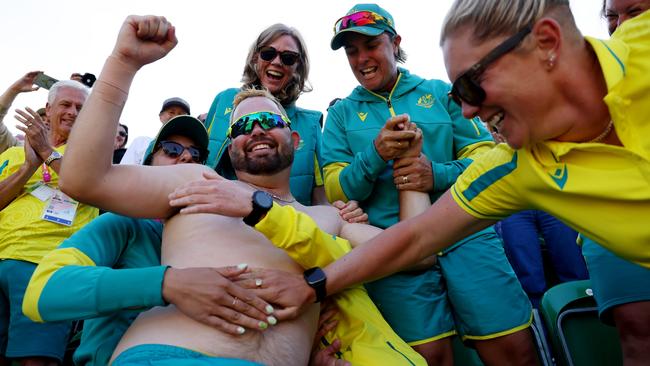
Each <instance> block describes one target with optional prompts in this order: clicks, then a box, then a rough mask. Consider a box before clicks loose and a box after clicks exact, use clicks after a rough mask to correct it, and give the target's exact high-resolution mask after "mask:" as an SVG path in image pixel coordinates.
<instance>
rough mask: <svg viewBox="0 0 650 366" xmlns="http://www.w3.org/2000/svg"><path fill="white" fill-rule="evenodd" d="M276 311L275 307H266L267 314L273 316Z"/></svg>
mask: <svg viewBox="0 0 650 366" xmlns="http://www.w3.org/2000/svg"><path fill="white" fill-rule="evenodd" d="M274 311H275V309H273V306H271V305H266V313H267V314H273V312H274Z"/></svg>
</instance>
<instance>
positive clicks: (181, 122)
mask: <svg viewBox="0 0 650 366" xmlns="http://www.w3.org/2000/svg"><path fill="white" fill-rule="evenodd" d="M173 135H179V136H185V137H187V138H189V139H190V140H192V141H194V146H196V147H198V148H200V149H202V150H205V151H206V152H207V151H208V143H209V141H210V137H209V136H208V130H206V129H205V126H204V125H203V123H202V122H201V121H199V120H198V119H197V118H194V117H192V116H189V115H182V116H176V117H174V118H172V119H170V120H169V121H167V123H165V124H164V125H163V126H162V127H161V128H160V131H158V135H157V136H156V139H155V140H154V142H153V144H150V145H149V148H148V149H147V153H146V154H145V158H144V160H143V161H144V163H143V164H144V165H151V158H152V157H153V151H154V150H155V148H156V146H158V144H160V142H161V141H165V140H166V139H167V138H168V137H169V136H173ZM206 155H207V154H206Z"/></svg>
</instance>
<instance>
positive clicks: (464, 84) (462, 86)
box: [448, 25, 532, 106]
mask: <svg viewBox="0 0 650 366" xmlns="http://www.w3.org/2000/svg"><path fill="white" fill-rule="evenodd" d="M531 30H532V26H531V25H527V26H526V27H524V29H522V30H520V31H519V32H517V33H516V34H515V35H513V36H512V37H510V38H508V39H506V40H505V41H503V42H502V43H501V44H500V45H498V46H496V47H495V48H494V49H493V50H492V51H490V53H488V54H487V55H486V56H485V57H483V58H482V59H481V60H480V61H479V62H477V63H475V64H474V65H472V67H470V68H469V70H467V71H465V72H464V73H463V74H462V75H460V76H459V77H458V78H457V79H456V81H454V83H453V86H452V87H451V91H450V92H449V94H448V95H449V97H450V98H451V99H452V100H453V101H454V102H456V104H458V105H461V102H465V103H467V104H470V105H473V106H479V105H481V103H483V101H484V100H485V90H483V88H482V87H481V82H480V81H479V80H478V79H479V77H480V76H481V74H483V72H484V71H485V69H486V68H487V67H488V66H489V65H490V64H491V63H493V62H494V61H496V60H498V59H499V58H500V57H501V56H503V55H505V54H506V53H508V52H510V51H512V50H513V49H515V47H517V46H518V45H519V43H521V41H522V40H523V39H524V38H525V37H526V36H527V35H528V33H530V31H531Z"/></svg>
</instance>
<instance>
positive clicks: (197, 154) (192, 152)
mask: <svg viewBox="0 0 650 366" xmlns="http://www.w3.org/2000/svg"><path fill="white" fill-rule="evenodd" d="M187 151H189V152H190V155H192V161H194V162H195V163H198V162H200V161H201V151H199V149H197V148H195V147H193V146H190V147H189V148H188V149H187Z"/></svg>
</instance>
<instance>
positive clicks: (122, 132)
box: [117, 131, 128, 137]
mask: <svg viewBox="0 0 650 366" xmlns="http://www.w3.org/2000/svg"><path fill="white" fill-rule="evenodd" d="M117 134H118V135H120V136H121V137H126V136H128V134H127V133H126V132H124V131H120V132H118V133H117Z"/></svg>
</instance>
